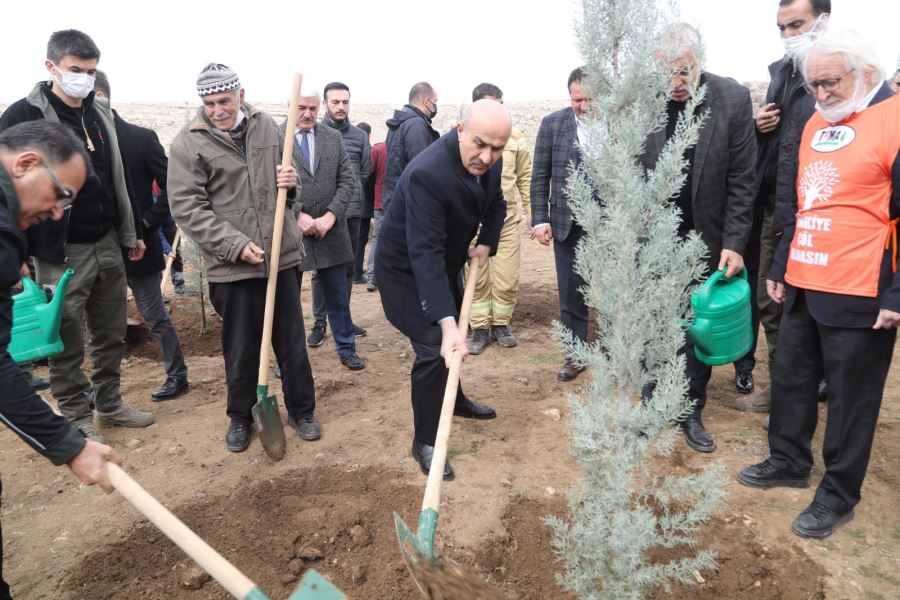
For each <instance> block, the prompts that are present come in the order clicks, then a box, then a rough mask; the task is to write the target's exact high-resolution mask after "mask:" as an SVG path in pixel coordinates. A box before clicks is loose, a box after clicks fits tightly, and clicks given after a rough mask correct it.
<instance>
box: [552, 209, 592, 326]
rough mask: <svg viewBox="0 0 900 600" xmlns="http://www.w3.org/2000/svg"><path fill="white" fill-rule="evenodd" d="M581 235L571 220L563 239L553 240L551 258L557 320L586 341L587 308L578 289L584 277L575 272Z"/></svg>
mask: <svg viewBox="0 0 900 600" xmlns="http://www.w3.org/2000/svg"><path fill="white" fill-rule="evenodd" d="M583 235H584V230H583V229H582V228H581V226H580V225H578V223H575V222H573V223H572V230H571V231H570V232H569V236H568V237H567V238H566V239H565V240H564V241H562V242H560V241H557V240H556V239H554V240H553V258H554V260H555V262H556V283H557V286H558V287H559V320H560V321H562V324H563V325H565V326H566V327H567V328H568V329H569V330H571V331H572V333H573V334H574V335H575V337H576V338H578V339H580V340H581V341H587V330H588V308H587V305H586V304H585V303H584V296H583V295H582V294H581V292H580V291H579V288H580V287H581V286H583V285H584V279H583V278H582V277H581V275H579V274H578V273H576V272H575V246H576V245H577V244H578V240H580V239H581V237H582V236H583Z"/></svg>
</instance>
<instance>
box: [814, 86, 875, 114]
mask: <svg viewBox="0 0 900 600" xmlns="http://www.w3.org/2000/svg"><path fill="white" fill-rule="evenodd" d="M867 101H868V98H867V94H866V86H865V83H864V82H863V81H862V77H857V79H856V85H855V89H854V90H853V96H852V97H851V98H848V99H847V100H842V101H841V102H836V103H834V104H832V105H830V106H822V105H821V104H819V103H818V102H816V110H817V111H819V114H820V115H822V117H823V118H824V119H825V120H826V121H828V122H829V123H840V122H842V121H844V120H846V119H849V118H850V116H851V115H852V114H853V113H857V112H859V111H861V110H862V109H864V108H865V107H866V106H867V105H868V102H867Z"/></svg>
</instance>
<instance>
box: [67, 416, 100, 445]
mask: <svg viewBox="0 0 900 600" xmlns="http://www.w3.org/2000/svg"><path fill="white" fill-rule="evenodd" d="M72 427H74V428H75V431H77V432H78V433H80V434H81V435H82V437H84V439H86V440H90V441H92V442H97V443H98V444H102V443H103V436H102V435H100V434H99V433H97V430H96V429H94V422H93V421H91V420H90V419H87V420H84V421H81V422H79V423H72Z"/></svg>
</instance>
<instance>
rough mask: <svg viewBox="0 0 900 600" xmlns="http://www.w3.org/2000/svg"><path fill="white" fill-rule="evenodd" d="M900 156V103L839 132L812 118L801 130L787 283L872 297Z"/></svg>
mask: <svg viewBox="0 0 900 600" xmlns="http://www.w3.org/2000/svg"><path fill="white" fill-rule="evenodd" d="M898 152H900V96H893V97H891V98H889V99H887V100H884V101H882V102H879V103H878V104H875V105H873V106H869V107H868V108H866V109H865V110H864V111H862V112H860V113H856V114H854V115H852V116H851V117H850V118H848V119H847V120H845V121H842V122H841V123H838V124H834V125H832V124H829V123H828V122H827V121H826V120H825V119H824V118H822V116H821V115H820V114H819V113H818V112H816V113H815V114H814V115H813V116H812V117H811V118H810V120H809V121H808V122H807V123H806V127H805V128H804V129H803V139H802V141H801V142H800V157H799V159H800V162H799V165H798V167H799V168H798V170H797V226H796V230H795V231H794V238H793V240H791V249H790V254H789V255H788V262H787V273H786V274H785V280H786V281H787V282H788V283H790V284H791V285H793V286H795V287H800V288H804V289H809V290H818V291H822V292H832V293H836V294H848V295H852V296H865V297H869V298H874V297H875V296H877V295H878V275H879V271H880V269H881V260H882V257H883V256H884V250H885V249H886V248H888V247H889V245H890V244H892V243H893V252H894V271H896V270H897V266H896V260H897V259H896V255H897V230H896V225H897V221H896V220H894V221H891V218H890V202H891V192H892V182H891V169H892V168H893V165H894V161H895V160H896V159H897V154H898Z"/></svg>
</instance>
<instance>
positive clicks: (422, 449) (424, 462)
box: [412, 440, 456, 481]
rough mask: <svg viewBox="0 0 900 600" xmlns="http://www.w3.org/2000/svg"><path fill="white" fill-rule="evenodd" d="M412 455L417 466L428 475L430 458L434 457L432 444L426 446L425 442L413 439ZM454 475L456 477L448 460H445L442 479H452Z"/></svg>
mask: <svg viewBox="0 0 900 600" xmlns="http://www.w3.org/2000/svg"><path fill="white" fill-rule="evenodd" d="M412 457H413V458H414V459H416V462H417V463H419V468H420V469H422V472H423V473H425V475H428V471H430V470H431V459H432V458H433V457H434V446H426V445H425V444H420V443H419V442H417V441H415V440H413V443H412ZM454 477H456V475H455V474H454V473H453V467H451V466H450V461H449V460H445V461H444V481H453V478H454Z"/></svg>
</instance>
